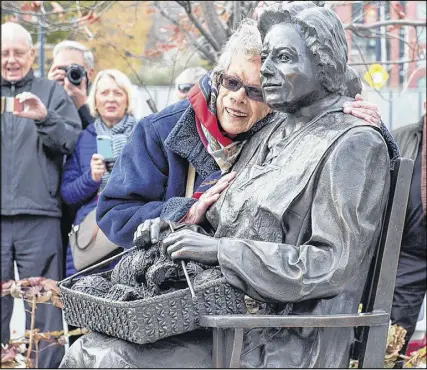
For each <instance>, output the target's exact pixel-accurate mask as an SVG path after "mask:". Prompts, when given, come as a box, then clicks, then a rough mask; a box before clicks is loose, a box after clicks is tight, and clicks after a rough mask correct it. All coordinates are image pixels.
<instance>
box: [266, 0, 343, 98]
mask: <svg viewBox="0 0 427 370" xmlns="http://www.w3.org/2000/svg"><path fill="white" fill-rule="evenodd" d="M293 4H294V3H290V4H289V5H287V6H286V5H285V6H283V7H278V6H274V7H269V8H267V9H266V10H265V11H264V13H262V14H261V16H260V18H259V22H258V28H259V30H260V33H261V39H262V40H264V38H265V36H266V34H267V33H268V32H269V31H270V30H271V28H272V27H273V26H275V25H277V24H281V23H288V24H294V25H295V26H296V29H297V31H298V32H299V33H300V35H301V37H302V38H303V39H304V40H305V43H306V46H307V48H308V49H309V50H310V52H311V53H312V55H313V56H314V58H315V61H316V63H317V66H318V71H317V73H318V76H319V81H320V83H321V84H322V86H323V87H324V88H325V89H326V90H327V91H328V92H331V93H333V92H339V93H342V92H343V90H344V86H343V85H344V80H345V79H344V74H345V72H346V67H347V41H346V38H345V32H344V27H343V25H342V23H341V21H340V19H339V18H338V16H337V15H336V14H335V13H334V12H333V11H331V10H329V9H325V8H322V7H317V6H316V5H315V4H314V3H310V2H307V3H306V5H303V4H302V3H297V4H294V5H293Z"/></svg>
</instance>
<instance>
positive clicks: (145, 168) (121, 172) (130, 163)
mask: <svg viewBox="0 0 427 370" xmlns="http://www.w3.org/2000/svg"><path fill="white" fill-rule="evenodd" d="M252 22H254V21H252V20H247V21H245V22H243V23H242V25H241V26H240V27H239V29H238V30H237V31H236V32H235V33H234V34H233V35H232V37H231V38H230V39H229V41H228V42H227V45H226V46H225V49H224V52H223V54H222V55H221V58H220V60H219V64H218V66H217V67H216V68H215V69H214V70H213V71H212V72H210V73H208V74H207V75H205V76H203V77H202V78H201V79H200V80H199V82H198V84H196V85H195V86H194V87H193V88H192V90H191V91H190V92H189V96H188V99H186V100H183V101H180V102H178V103H176V104H173V105H171V106H169V107H167V108H165V109H164V110H162V111H161V112H159V113H156V114H152V115H149V116H147V117H145V118H143V119H142V120H141V121H140V122H139V123H138V125H137V126H136V128H135V131H134V133H133V135H132V136H131V138H130V140H129V142H128V143H127V144H126V145H125V147H124V148H123V151H122V153H121V155H120V156H119V157H118V159H117V161H116V163H115V167H114V171H113V173H112V174H111V176H110V178H109V181H108V184H107V185H106V187H105V189H104V191H103V192H102V193H101V195H100V198H99V202H98V207H97V222H98V225H99V227H100V228H101V229H102V230H103V231H104V233H105V234H106V235H107V236H108V238H109V239H110V240H111V241H113V242H114V243H116V244H118V245H120V246H122V247H123V248H130V247H132V246H133V244H134V242H133V240H134V239H133V238H134V233H135V230H137V228H138V227H139V226H143V225H144V223H145V222H149V221H150V220H152V219H155V218H161V219H163V220H170V221H175V222H178V221H181V222H193V221H194V220H196V219H200V220H201V219H202V217H201V215H202V214H203V213H204V211H206V209H207V208H208V207H209V205H211V204H212V203H213V202H214V201H215V200H216V199H217V197H218V195H219V192H220V191H221V189H222V190H223V189H224V188H225V187H226V186H227V185H228V183H229V182H230V181H231V180H232V178H233V172H230V170H232V167H233V165H234V164H235V163H236V161H237V159H238V157H239V154H240V153H241V152H242V150H243V148H244V147H245V145H246V144H247V143H248V142H249V141H250V140H251V138H253V137H254V135H256V133H258V132H260V130H262V129H263V128H266V127H267V126H269V125H272V124H273V123H275V122H276V123H278V122H279V120H281V119H285V117H281V115H280V114H277V113H274V112H272V111H271V110H270V109H267V106H266V104H265V103H264V102H263V101H257V100H254V98H255V99H258V96H257V90H256V88H259V86H260V80H259V68H260V58H259V55H260V51H261V40H260V35H259V32H258V30H257V28H256V24H254V23H252ZM230 75H231V76H234V77H237V80H241V81H237V83H243V84H244V85H245V89H242V86H240V88H239V90H237V91H231V90H228V89H227V88H226V87H224V84H227V86H229V88H233V86H232V85H230V83H236V81H231V82H230V80H228V81H227V82H224V77H229V76H230ZM253 87H255V89H253ZM248 91H251V92H250V95H251V97H252V99H250V98H249V96H248ZM233 101H234V105H233ZM248 105H250V108H249V107H248ZM237 107H240V109H239V110H240V111H241V112H236V111H234V112H233V108H237ZM227 108H231V109H229V111H230V115H240V116H245V117H247V116H250V112H252V113H253V112H259V113H258V114H255V116H256V118H254V115H253V114H252V116H251V117H250V118H252V120H251V121H250V122H247V121H245V120H244V119H241V120H239V119H237V120H236V121H237V122H238V123H239V122H240V123H241V122H242V121H244V122H243V124H241V125H237V127H236V126H233V125H230V122H233V120H230V121H228V120H227V114H229V113H228V112H227ZM345 109H346V111H345V113H349V114H352V115H354V116H356V117H361V118H365V119H366V120H367V121H368V122H370V123H371V124H377V125H379V124H380V120H379V116H378V115H377V112H376V107H375V106H373V105H371V104H369V103H367V102H364V101H362V100H360V98H359V100H356V101H354V102H351V103H350V104H349V106H348V107H345ZM261 113H262V114H261ZM371 119H372V120H371ZM189 165H191V166H193V167H194V169H195V172H196V174H195V181H194V189H195V191H194V193H193V195H192V197H191V198H186V197H185V192H186V182H187V174H188V169H189ZM224 179H227V180H226V181H224ZM192 209H193V210H194V209H196V212H195V214H192V212H191V210H192ZM211 340H212V339H211V335H210V334H208V335H207V336H206V334H205V335H202V336H200V333H198V332H190V333H186V334H183V335H181V336H179V338H178V337H172V338H167V339H166V340H162V341H159V342H157V343H155V344H153V345H152V346H148V347H147V346H144V345H136V344H133V343H129V342H125V341H123V340H119V339H117V338H111V337H108V336H105V335H102V334H99V333H91V334H89V335H85V336H83V337H82V338H80V339H79V340H78V341H77V342H76V343H75V344H74V345H73V346H71V347H70V350H69V352H68V354H67V355H66V356H65V357H64V360H63V362H62V364H61V367H63V368H68V367H81V366H88V367H111V366H114V365H115V364H117V366H119V367H120V366H128V365H129V364H131V366H137V367H138V366H139V364H141V363H142V364H150V366H152V367H163V368H164V367H175V366H177V362H176V361H177V356H179V359H180V361H181V362H179V361H178V362H179V364H180V365H179V367H190V366H191V367H194V366H196V367H197V364H200V363H209V364H210V362H211V359H210V358H208V357H209V356H208V357H205V356H206V353H204V352H203V351H199V350H198V348H199V347H200V346H204V345H205V344H206V345H208V343H209V342H211ZM181 342H182V343H183V345H179V343H181ZM159 349H162V350H167V351H168V352H167V353H168V355H167V356H158V350H159ZM113 352H114V353H113ZM165 353H166V352H165ZM123 356H125V357H123ZM182 361H184V362H185V363H182ZM143 367H144V366H143Z"/></svg>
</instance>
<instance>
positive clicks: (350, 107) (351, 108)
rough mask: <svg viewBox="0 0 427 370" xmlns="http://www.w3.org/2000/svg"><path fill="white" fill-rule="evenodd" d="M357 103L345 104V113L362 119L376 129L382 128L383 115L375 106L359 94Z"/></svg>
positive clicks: (356, 97)
mask: <svg viewBox="0 0 427 370" xmlns="http://www.w3.org/2000/svg"><path fill="white" fill-rule="evenodd" d="M355 99H356V101H352V102H345V103H344V104H343V108H344V113H347V114H351V115H353V116H355V117H357V118H361V119H363V120H365V121H366V122H368V123H369V124H371V125H372V126H375V127H380V126H381V113H380V111H379V109H378V107H377V106H376V105H375V104H372V103H368V102H367V101H365V100H364V99H363V96H362V95H360V94H357V95H356V96H355Z"/></svg>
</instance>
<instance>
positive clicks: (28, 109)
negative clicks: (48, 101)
mask: <svg viewBox="0 0 427 370" xmlns="http://www.w3.org/2000/svg"><path fill="white" fill-rule="evenodd" d="M16 99H18V101H19V102H20V103H21V104H23V107H24V109H23V110H22V111H21V112H13V114H14V115H15V116H18V117H22V118H30V119H33V120H35V121H44V120H45V119H46V116H47V109H46V107H45V105H44V104H43V103H42V101H41V100H40V98H39V97H38V96H35V95H34V94H32V93H30V92H23V93H21V94H18V95H16Z"/></svg>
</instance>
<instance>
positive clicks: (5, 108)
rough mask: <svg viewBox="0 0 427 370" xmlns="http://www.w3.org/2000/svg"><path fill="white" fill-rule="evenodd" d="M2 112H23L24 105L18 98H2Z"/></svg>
mask: <svg viewBox="0 0 427 370" xmlns="http://www.w3.org/2000/svg"><path fill="white" fill-rule="evenodd" d="M1 112H2V113H3V112H22V104H21V103H20V102H19V100H18V99H16V98H12V97H7V98H6V97H2V98H1Z"/></svg>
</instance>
